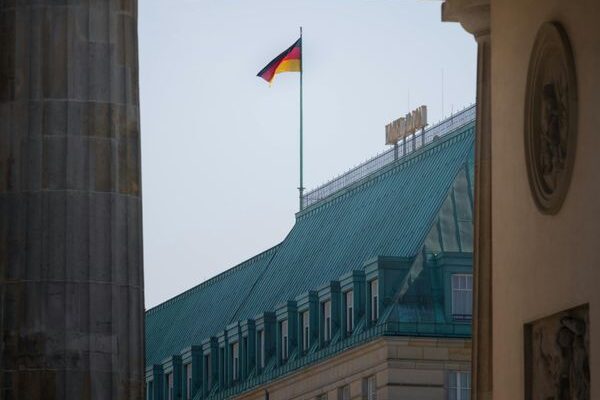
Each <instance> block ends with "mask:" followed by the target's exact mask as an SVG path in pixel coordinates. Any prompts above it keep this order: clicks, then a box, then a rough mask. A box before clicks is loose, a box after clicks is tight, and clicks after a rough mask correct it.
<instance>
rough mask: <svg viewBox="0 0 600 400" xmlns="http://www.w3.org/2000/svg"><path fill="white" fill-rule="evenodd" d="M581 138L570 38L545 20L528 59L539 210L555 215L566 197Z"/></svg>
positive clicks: (528, 132) (528, 155)
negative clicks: (578, 127)
mask: <svg viewBox="0 0 600 400" xmlns="http://www.w3.org/2000/svg"><path fill="white" fill-rule="evenodd" d="M576 139H577V81H576V77H575V64H574V61H573V52H572V51H571V46H570V44H569V39H568V37H567V34H566V32H565V31H564V29H563V28H562V26H561V25H560V24H558V23H556V22H546V23H544V24H543V25H542V26H541V27H540V30H539V31H538V34H537V37H536V39H535V44H534V45H533V50H532V52H531V58H530V60H529V72H528V75H527V93H526V98H525V159H526V162H527V173H528V177H529V186H530V187H531V192H532V195H533V198H534V200H535V203H536V205H537V207H538V209H539V210H540V211H541V212H542V213H544V214H556V213H557V212H558V211H559V210H560V207H561V206H562V203H563V201H564V199H565V197H566V195H567V191H568V189H569V183H570V180H571V172H572V169H573V162H574V159H575V146H576Z"/></svg>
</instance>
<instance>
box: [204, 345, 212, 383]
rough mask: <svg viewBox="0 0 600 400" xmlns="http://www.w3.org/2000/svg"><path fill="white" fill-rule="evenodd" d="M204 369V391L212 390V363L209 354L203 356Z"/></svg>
mask: <svg viewBox="0 0 600 400" xmlns="http://www.w3.org/2000/svg"><path fill="white" fill-rule="evenodd" d="M204 368H205V370H206V389H207V390H210V389H212V383H213V382H212V362H211V356H210V353H208V354H206V355H205V356H204Z"/></svg>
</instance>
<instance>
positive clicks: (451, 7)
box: [442, 0, 490, 39]
mask: <svg viewBox="0 0 600 400" xmlns="http://www.w3.org/2000/svg"><path fill="white" fill-rule="evenodd" d="M442 21H445V22H459V23H460V24H461V25H462V27H463V28H464V29H465V30H466V31H467V32H469V33H470V34H472V35H474V36H475V38H476V39H478V38H480V37H482V36H487V35H489V33H490V0H446V1H445V2H444V3H443V4H442Z"/></svg>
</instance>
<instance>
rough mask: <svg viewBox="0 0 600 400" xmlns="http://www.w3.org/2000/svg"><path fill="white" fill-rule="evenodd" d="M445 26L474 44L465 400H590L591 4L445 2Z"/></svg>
mask: <svg viewBox="0 0 600 400" xmlns="http://www.w3.org/2000/svg"><path fill="white" fill-rule="evenodd" d="M442 15H443V18H444V20H447V21H456V22H460V23H461V24H462V26H463V27H464V28H465V29H466V30H467V31H468V32H469V33H471V34H473V35H474V36H475V39H476V40H477V43H478V47H479V54H478V71H479V72H478V78H477V79H478V80H477V86H478V89H477V93H478V99H477V103H478V113H477V138H476V147H477V152H476V153H477V154H478V155H477V156H476V161H475V163H476V171H477V174H476V177H475V182H476V196H475V206H476V207H475V208H476V215H475V232H476V234H475V262H474V289H475V305H474V318H473V324H474V337H473V340H474V347H473V350H474V358H473V363H474V364H473V367H474V368H473V372H474V375H473V383H474V392H475V393H474V394H475V395H476V398H477V399H479V400H483V399H492V398H493V399H499V400H502V399H534V398H535V399H538V398H544V399H550V398H555V399H566V398H569V399H582V400H587V399H596V398H599V397H600V380H599V379H598V375H599V371H600V347H599V346H598V345H597V340H598V339H599V335H598V323H599V321H600V307H599V305H600V292H599V291H598V290H597V284H598V282H600V269H599V268H598V265H599V264H600V256H599V255H598V252H597V251H596V248H595V246H596V245H597V243H598V239H599V238H600V226H599V225H598V223H597V221H598V218H599V216H600V201H599V199H600V186H599V185H598V182H599V180H600V158H599V157H598V156H597V154H595V150H596V149H597V148H598V147H599V146H600V135H599V134H598V132H599V130H600V117H599V115H600V114H599V113H598V106H599V105H600V74H599V73H598V71H599V70H600V68H599V67H600V24H598V21H599V19H600V3H599V2H598V1H595V0H582V1H576V2H572V1H560V0H525V1H509V0H446V2H445V3H444V5H443V13H442ZM532 139H533V140H532Z"/></svg>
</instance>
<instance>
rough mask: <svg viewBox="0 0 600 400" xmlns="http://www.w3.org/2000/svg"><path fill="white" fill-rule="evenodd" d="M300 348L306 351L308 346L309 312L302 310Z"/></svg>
mask: <svg viewBox="0 0 600 400" xmlns="http://www.w3.org/2000/svg"><path fill="white" fill-rule="evenodd" d="M300 315H301V316H302V318H301V319H302V350H303V351H307V350H308V349H309V348H310V314H309V311H308V310H307V311H304V312H303V313H302V314H300Z"/></svg>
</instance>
